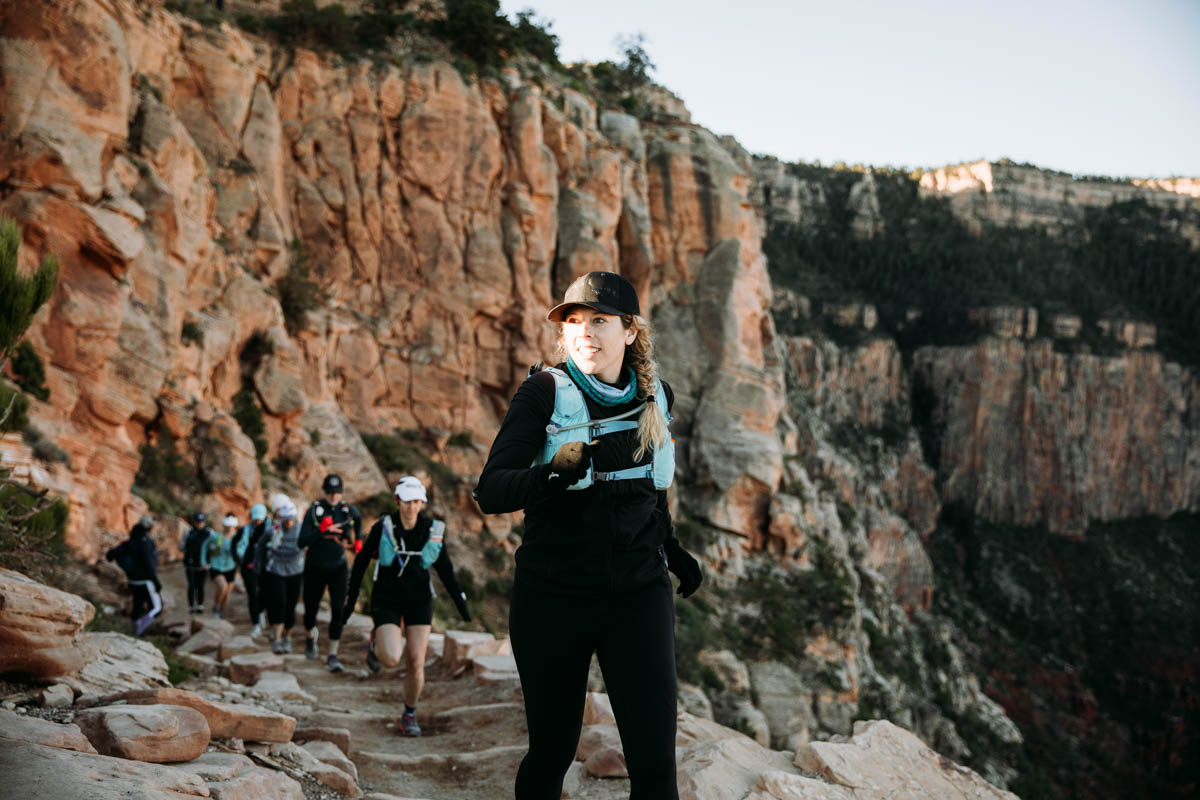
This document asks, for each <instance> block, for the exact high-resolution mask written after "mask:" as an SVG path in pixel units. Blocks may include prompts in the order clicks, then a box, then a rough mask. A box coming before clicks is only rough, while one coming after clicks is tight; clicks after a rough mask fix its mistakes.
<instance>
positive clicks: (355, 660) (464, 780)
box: [161, 565, 629, 800]
mask: <svg viewBox="0 0 1200 800" xmlns="http://www.w3.org/2000/svg"><path fill="white" fill-rule="evenodd" d="M161 576H162V580H163V583H164V586H165V594H166V596H167V608H166V610H165V614H164V616H165V620H164V622H165V623H166V624H170V623H173V622H178V621H182V620H184V619H186V618H187V616H188V615H187V605H186V600H185V597H186V595H185V581H184V576H183V569H182V567H180V566H178V565H171V566H169V567H166V568H164V569H163V570H162V571H161ZM212 594H213V592H212V584H211V583H209V585H208V587H207V591H206V598H205V599H206V600H207V601H208V603H206V607H207V608H211V600H212ZM302 610H303V606H302V605H301V606H299V607H298V608H297V627H296V628H294V629H293V630H292V636H293V641H292V647H293V653H292V654H291V655H286V656H284V657H283V658H284V668H285V669H286V670H287V671H289V672H291V673H292V674H293V675H295V676H296V679H297V681H298V682H299V683H300V686H301V687H302V688H303V689H304V690H305V691H306V692H309V693H310V694H312V695H314V696H315V697H316V698H317V701H318V702H317V704H316V707H315V711H314V713H313V714H311V715H309V716H307V717H305V718H303V719H301V720H300V724H301V726H329V727H339V728H347V729H349V731H350V742H351V752H350V754H349V755H350V758H351V760H353V761H354V763H355V765H356V766H357V767H358V772H359V785H360V787H361V788H362V790H363V792H364V793H366V794H368V795H369V794H371V793H372V792H380V793H384V794H389V795H394V796H396V797H398V798H406V799H407V798H421V800H499V798H508V797H512V793H513V788H512V787H513V779H514V778H515V776H516V773H517V766H518V765H519V764H520V761H521V758H522V757H523V756H524V755H525V750H526V734H527V731H526V728H525V712H524V709H523V706H522V702H521V689H520V685H519V683H518V682H517V681H516V680H515V679H504V680H498V681H495V682H484V681H481V680H480V679H478V678H476V677H474V676H473V675H472V674H471V671H470V670H469V669H468V670H466V671H465V672H463V673H462V674H460V675H458V676H457V677H455V676H453V675H450V674H449V672H448V670H447V669H446V667H445V666H444V665H443V664H442V660H441V658H440V656H439V655H437V654H435V653H433V652H432V651H433V650H434V648H433V647H431V648H430V650H431V652H430V655H429V658H428V659H427V661H426V668H425V681H426V682H425V690H424V692H423V693H422V695H421V701H420V704H419V706H418V710H417V714H418V719H419V721H420V724H421V730H422V734H423V735H422V736H420V737H405V736H402V735H401V734H400V732H399V731H400V728H399V720H400V713H401V711H403V709H404V669H403V668H402V667H399V668H394V669H385V670H383V671H382V672H380V673H378V674H374V673H371V672H370V671H369V670H368V669H367V667H366V660H365V659H366V639H365V636H364V633H363V631H365V630H369V621H367V622H366V624H365V625H356V626H351V627H348V629H347V631H346V632H345V633H344V634H343V636H342V644H341V651H340V656H341V660H342V663H343V664H344V665H345V666H346V671H345V672H342V673H340V674H334V673H331V672H329V671H328V670H327V669H326V667H325V660H324V659H325V654H326V652H327V649H326V645H327V644H328V637H327V628H326V626H325V624H324V623H319V624H318V628H319V637H320V651H321V657H320V658H319V659H317V660H315V661H309V660H307V659H306V658H305V657H304V638H303V637H304V631H303V630H302V629H301V627H300V620H299V617H300V615H301V614H302ZM322 616H323V617H326V618H327V617H328V614H327V613H326V614H324V615H322ZM225 618H226V619H227V620H228V621H230V622H232V623H233V624H234V634H235V635H240V634H247V635H248V634H249V632H250V628H251V624H250V618H249V612H248V610H247V607H246V595H245V594H244V593H242V592H237V591H235V592H234V594H233V596H232V598H231V599H230V606H229V608H228V609H227V610H226V614H225ZM438 632H439V631H437V630H436V629H435V633H438ZM256 641H257V642H259V643H260V644H261V645H262V650H263V651H264V652H269V648H268V645H267V642H266V639H265V638H260V639H257V640H256ZM628 795H629V781H628V780H623V779H604V780H597V779H592V778H587V777H584V778H583V780H582V781H581V782H580V784H579V786H578V789H577V790H576V791H575V792H573V793H572V794H571V797H572V798H584V799H585V800H619V798H625V797H628Z"/></svg>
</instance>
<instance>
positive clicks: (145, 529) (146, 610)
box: [104, 516, 163, 636]
mask: <svg viewBox="0 0 1200 800" xmlns="http://www.w3.org/2000/svg"><path fill="white" fill-rule="evenodd" d="M153 528H154V518H153V517H151V516H143V517H142V518H141V519H139V520H138V521H137V524H135V525H134V526H133V528H132V529H131V530H130V531H129V538H128V539H126V540H125V541H123V542H121V543H120V544H119V545H117V546H116V547H112V548H109V550H108V552H106V553H105V554H104V558H105V559H106V560H108V561H115V562H116V563H117V566H119V567H120V568H121V569H122V571H124V573H125V577H126V578H127V579H128V581H129V591H130V593H131V594H132V595H133V604H132V606H131V608H130V611H129V616H130V618H131V619H132V620H133V632H134V634H135V635H137V636H141V635H142V634H143V633H145V632H146V629H147V628H149V627H150V623H152V622H153V621H154V618H155V617H157V616H158V615H159V613H161V612H162V607H163V604H162V582H161V581H160V580H159V579H158V548H157V547H155V546H154V540H153V539H151V538H150V531H151V529H153Z"/></svg>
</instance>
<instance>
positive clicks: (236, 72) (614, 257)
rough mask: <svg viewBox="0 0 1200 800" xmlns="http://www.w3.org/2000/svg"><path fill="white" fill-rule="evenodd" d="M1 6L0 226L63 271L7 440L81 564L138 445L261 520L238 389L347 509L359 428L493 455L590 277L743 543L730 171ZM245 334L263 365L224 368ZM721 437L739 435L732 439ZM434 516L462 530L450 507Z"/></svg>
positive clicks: (701, 160) (436, 78)
mask: <svg viewBox="0 0 1200 800" xmlns="http://www.w3.org/2000/svg"><path fill="white" fill-rule="evenodd" d="M5 8H6V11H5V18H4V30H5V31H6V39H5V42H4V48H3V58H4V61H3V65H2V74H3V77H4V79H3V93H2V99H0V103H2V105H0V110H2V117H3V120H4V123H3V131H2V135H0V163H3V165H4V166H3V174H2V175H0V180H2V181H3V201H2V204H0V210H2V211H3V212H4V213H6V214H9V215H11V216H13V217H14V218H16V219H17V220H18V222H20V223H21V224H22V225H23V226H24V230H25V247H24V249H23V251H22V258H23V260H27V261H32V260H34V259H36V258H37V257H39V256H40V255H41V254H42V253H44V252H54V253H56V254H58V256H59V257H60V259H61V261H62V264H63V268H62V276H61V279H60V286H59V289H58V291H57V292H56V294H55V296H54V297H53V298H52V300H51V301H50V302H49V303H48V304H47V306H46V307H45V308H44V309H43V310H42V311H41V313H40V314H39V316H38V318H37V319H36V321H35V324H34V326H33V327H32V328H31V330H30V332H29V335H28V338H29V339H30V341H31V342H32V343H33V344H34V346H35V348H36V349H37V351H38V353H39V354H40V355H41V356H42V357H43V359H44V360H45V362H46V365H47V373H48V377H47V382H48V385H49V386H50V389H51V401H50V403H49V404H45V405H41V404H39V405H36V407H35V408H34V409H33V411H32V418H33V420H34V422H35V424H36V425H37V426H38V427H39V428H40V429H41V430H42V431H43V432H44V433H45V434H47V435H48V436H49V437H50V438H51V439H53V440H54V441H55V442H57V443H58V444H59V445H60V446H61V447H63V448H64V449H65V450H66V451H67V453H68V454H69V455H70V459H71V465H72V469H70V470H67V469H66V468H65V467H56V468H52V469H50V470H48V471H49V472H50V474H49V475H42V476H41V477H42V478H44V481H43V482H44V483H48V484H52V485H54V486H55V487H56V488H59V489H61V490H63V491H64V492H65V493H67V494H69V496H70V498H71V508H72V516H71V530H70V534H69V542H70V544H71V545H72V547H73V548H74V549H75V550H76V551H78V552H80V553H82V554H84V555H86V556H89V557H95V556H96V555H97V554H98V552H99V550H100V547H101V546H102V545H105V544H108V543H109V542H108V541H106V539H107V538H111V537H109V536H106V535H105V534H103V533H97V531H103V530H123V529H125V528H126V527H127V525H128V524H130V523H131V522H132V520H133V518H134V517H136V515H138V514H139V513H141V512H142V511H143V510H144V506H143V505H142V503H141V501H140V500H138V499H136V498H132V499H128V500H127V499H126V498H128V497H129V494H128V491H129V488H130V486H131V484H132V482H133V476H134V474H135V473H136V471H137V469H138V464H139V460H140V459H139V454H138V448H139V447H140V446H141V445H142V444H144V443H145V442H146V441H147V439H148V437H150V436H152V435H158V434H161V432H163V431H165V432H168V433H170V434H171V435H172V436H173V437H174V438H175V439H176V440H178V441H179V442H180V449H183V450H189V451H192V452H195V453H196V454H197V455H196V460H197V463H198V465H199V467H200V468H201V470H202V472H203V476H204V479H205V480H206V481H207V482H208V484H209V485H211V487H212V492H211V495H210V497H211V499H212V501H213V503H214V505H215V504H217V503H219V504H220V506H222V507H226V508H232V509H234V510H244V509H245V508H246V507H247V506H248V504H249V503H251V502H254V501H256V500H258V499H260V497H261V488H260V486H261V482H262V476H261V475H260V469H259V464H258V460H259V458H262V457H263V456H262V455H261V454H259V453H256V451H255V446H254V442H252V441H251V439H250V438H249V437H248V436H246V435H245V434H244V433H243V432H242V430H241V429H240V427H239V425H238V424H237V423H236V422H235V421H234V420H233V418H232V417H231V416H230V413H229V412H230V409H231V403H232V399H233V397H234V395H235V394H237V393H238V392H239V391H241V390H243V389H249V390H251V391H252V392H253V393H254V397H255V400H256V402H257V403H258V404H259V405H260V406H261V407H262V409H263V410H264V412H265V415H266V432H265V437H264V438H265V440H266V444H267V454H268V457H275V458H282V459H285V460H286V463H287V465H288V466H287V475H286V476H285V477H287V478H288V479H290V480H292V481H294V482H296V483H297V484H298V485H299V486H300V487H301V488H302V490H303V492H304V493H305V494H307V495H310V496H311V495H315V494H316V493H317V491H318V489H319V484H320V480H321V477H322V475H323V474H324V473H325V472H326V471H333V470H336V471H340V472H342V473H343V476H344V477H345V478H346V482H347V485H348V487H349V491H350V494H351V496H354V497H358V496H365V495H370V494H375V493H378V492H380V491H384V490H385V488H386V484H385V480H384V477H383V476H382V475H381V474H380V473H379V471H378V470H377V469H376V468H375V467H374V465H373V462H372V460H371V459H370V457H369V456H368V454H367V453H366V451H365V449H364V448H363V447H362V444H361V442H360V441H359V440H358V437H357V435H356V433H357V432H358V431H376V432H390V431H393V430H395V429H423V430H427V431H430V430H433V431H438V430H440V431H448V432H462V433H467V434H470V435H471V437H472V438H473V439H474V441H475V442H479V443H486V442H487V441H490V439H491V437H492V436H493V435H494V432H495V430H496V428H497V426H498V423H499V419H500V416H501V415H502V413H503V411H504V409H505V407H506V405H507V401H508V399H509V397H510V396H511V394H512V392H513V390H514V388H515V386H516V385H517V383H518V382H519V380H520V379H521V378H522V377H523V375H524V372H525V369H526V368H527V367H528V365H529V364H531V363H533V362H535V361H538V360H542V359H546V358H549V357H550V356H551V354H552V352H553V349H554V342H553V337H554V333H553V330H552V328H551V327H550V326H549V325H548V324H547V323H545V322H544V321H543V315H544V313H545V309H546V308H547V307H548V306H549V305H551V303H552V298H553V297H555V296H557V295H558V294H559V293H561V291H562V289H563V288H564V287H565V286H566V285H567V284H568V283H569V282H570V280H571V279H572V278H573V277H574V276H576V275H578V274H580V273H582V272H585V271H588V270H592V269H612V270H619V271H620V272H622V273H623V274H625V275H626V276H627V277H628V278H629V279H630V280H632V281H633V282H634V283H635V285H637V286H638V288H639V290H640V291H641V293H642V294H643V296H644V297H646V298H647V299H648V300H650V301H651V302H648V303H647V306H648V307H649V306H651V305H652V306H653V309H654V311H653V314H652V316H653V318H654V320H655V321H656V322H657V323H658V324H659V325H660V327H661V329H662V331H663V333H662V335H660V337H659V342H660V348H661V353H662V355H663V361H664V363H665V364H670V366H669V367H665V368H664V377H665V378H666V379H667V380H669V381H672V382H673V383H674V384H676V386H677V390H678V392H679V396H680V401H679V404H678V408H677V412H676V416H677V417H678V418H679V422H678V423H677V425H678V427H679V429H680V430H682V431H685V432H686V433H685V434H684V437H683V438H684V441H682V442H681V445H682V448H681V452H682V455H683V458H681V459H680V460H681V463H682V464H684V465H686V468H687V469H688V470H690V473H689V474H695V475H696V480H695V481H694V483H695V485H696V486H697V487H698V488H697V490H696V491H695V492H694V493H693V494H692V495H690V496H689V497H688V498H687V499H688V502H689V504H692V505H694V506H695V508H696V512H697V513H698V514H699V515H700V516H702V517H704V518H709V519H711V520H712V521H713V522H714V523H715V524H717V525H720V526H722V527H726V528H728V529H730V530H736V531H738V532H741V533H745V532H746V530H745V529H746V528H748V527H753V526H757V525H760V524H761V522H762V520H763V519H764V515H765V506H766V500H765V498H766V496H767V495H768V494H769V492H770V491H771V490H772V489H774V487H775V486H776V484H777V482H778V479H779V473H780V456H779V452H778V450H779V449H778V446H777V445H776V444H775V443H774V442H775V439H774V436H773V431H774V426H775V421H776V418H777V416H778V413H779V408H780V407H781V404H782V391H781V373H780V371H779V368H778V365H777V364H776V363H773V362H772V357H771V355H770V354H771V352H772V350H771V348H770V346H769V345H770V342H771V338H772V335H773V333H772V326H771V322H770V318H769V316H768V314H767V301H768V298H769V290H768V288H767V287H768V281H767V277H766V271H765V264H764V262H763V259H762V257H761V252H760V250H759V238H760V237H759V231H758V229H757V226H756V220H755V216H754V213H753V211H752V209H751V208H750V206H749V204H748V197H747V192H748V189H749V185H750V183H749V177H748V173H749V168H748V163H749V162H748V159H747V158H746V156H745V154H744V153H741V152H740V151H738V150H737V149H736V147H734V149H733V150H732V152H731V150H730V149H728V148H727V147H726V146H725V145H724V144H722V143H721V142H719V141H718V140H717V139H716V138H715V137H713V136H712V135H711V134H709V133H707V132H706V131H703V130H700V129H697V128H694V127H692V126H690V125H687V124H684V122H680V123H679V124H676V125H664V126H662V127H653V128H648V129H643V128H642V127H641V126H640V125H639V123H638V122H637V120H635V119H634V118H632V117H629V116H627V115H624V114H621V113H617V112H612V111H604V112H602V113H598V112H597V108H596V106H595V104H594V103H593V102H592V101H591V100H590V99H588V98H585V97H583V96H582V95H579V94H577V93H575V92H573V91H571V90H570V89H565V88H562V89H559V88H554V87H549V88H547V89H545V90H543V89H541V88H539V87H538V86H537V85H535V84H532V83H528V82H525V81H523V80H522V79H521V77H520V76H519V75H518V74H517V72H516V71H515V70H510V71H508V72H506V73H505V75H504V78H503V80H502V81H496V80H482V81H470V82H468V81H465V80H464V79H463V77H462V76H461V75H459V73H458V72H457V71H456V70H455V69H454V68H452V67H451V66H449V65H448V64H446V63H441V62H437V61H434V62H422V63H416V62H402V63H400V64H398V65H390V66H386V67H374V66H371V65H368V64H366V63H360V64H351V65H336V66H335V65H333V64H331V63H329V62H328V61H325V60H323V59H322V58H320V57H319V56H317V55H316V54H314V53H311V52H305V51H297V52H295V53H282V52H274V51H272V50H271V49H270V48H268V47H267V46H266V45H264V44H263V43H262V42H261V41H259V40H256V39H253V38H252V37H248V36H246V35H244V34H242V33H241V32H239V31H237V30H235V29H232V28H229V27H227V26H220V27H217V28H211V29H201V28H200V26H199V25H198V24H196V23H194V22H192V21H191V20H188V19H186V18H180V17H176V16H174V15H172V14H169V13H167V12H165V11H163V10H162V9H161V8H155V7H150V8H147V9H144V10H140V8H139V7H138V6H136V5H135V4H134V3H132V2H129V1H128V0H115V2H95V3H85V4H83V5H78V4H74V5H72V4H65V3H60V2H55V0H46V2H41V3H39V4H38V12H37V13H36V14H34V13H26V11H21V12H18V11H17V10H16V9H15V7H14V6H12V5H9V6H6V7H5ZM68 30H69V31H72V34H71V35H70V36H66V35H64V34H63V31H68ZM81 50H82V51H87V52H88V53H95V54H96V55H95V57H94V58H90V60H88V61H87V65H88V66H87V68H86V69H83V68H82V67H80V66H79V64H80V63H81V62H80V60H79V59H78V58H76V57H75V54H76V53H78V52H80V51H81ZM731 147H732V145H731ZM301 259H303V260H305V261H306V262H307V264H309V265H310V267H311V269H312V274H313V277H314V278H315V279H316V280H317V282H318V283H319V284H320V286H321V289H322V290H323V292H324V293H325V301H324V302H323V303H322V304H320V305H319V306H318V307H317V308H315V309H311V310H309V311H307V312H306V314H305V315H304V316H303V317H302V318H294V319H291V320H285V318H284V314H283V309H282V308H281V305H280V302H279V300H278V299H277V297H276V296H275V295H276V291H275V288H274V283H275V281H276V280H277V279H279V278H280V277H281V276H283V275H285V274H286V273H287V272H288V269H289V265H290V264H291V263H293V262H295V261H297V260H301ZM731 297H732V302H731ZM647 311H649V308H648V309H647ZM285 323H287V324H285ZM289 325H290V329H289ZM697 329H699V330H701V331H704V338H703V340H702V341H699V342H697V341H696V337H695V335H694V331H695V330H697ZM181 332H183V333H186V334H187V336H186V337H181ZM256 334H257V335H259V336H261V337H265V338H266V339H268V340H269V341H270V342H271V343H272V347H271V348H270V349H271V352H270V353H269V354H267V355H265V356H263V357H262V358H260V359H259V360H258V361H257V362H256V363H250V364H247V363H244V362H243V360H242V359H240V358H239V356H240V355H241V353H242V352H243V349H244V348H245V346H246V344H247V342H249V341H250V340H251V338H252V337H254V336H255V335H256ZM673 356H681V357H686V359H685V360H683V361H678V362H671V361H668V360H667V359H668V358H670V357H673ZM676 364H678V366H676ZM684 364H686V365H687V366H686V368H685V367H684ZM685 369H686V370H688V371H685ZM742 414H746V415H747V417H748V420H749V421H748V423H747V425H748V427H749V429H750V430H751V432H752V433H751V436H752V437H757V439H756V440H755V441H754V442H749V440H747V441H746V442H745V443H742V444H737V443H735V442H734V441H733V439H732V438H731V436H730V432H731V428H732V427H734V423H737V422H738V421H739V417H740V416H741V415H742ZM693 418H694V419H695V420H697V421H698V424H695V425H693V424H692V421H693ZM314 431H315V432H316V433H315V434H314V433H313V432H314ZM443 437H444V434H443ZM318 441H319V444H317V442H318ZM443 441H444V438H443ZM6 446H7V447H9V449H12V450H13V451H14V457H18V456H19V455H20V450H21V447H20V445H17V444H15V441H14V442H9V443H7V445H6ZM761 452H765V453H766V457H760V453H761ZM478 461H479V454H478V453H476V455H475V456H474V463H467V464H463V465H461V466H462V470H461V471H462V472H464V473H470V472H472V471H477V469H478V466H479V463H478ZM456 503H457V501H456V500H455V499H451V505H452V506H454V505H456ZM448 510H449V511H455V510H457V511H461V512H462V514H463V515H465V516H466V517H471V518H472V519H470V520H469V521H467V520H464V522H465V523H466V524H467V526H468V527H469V528H471V529H472V530H479V529H480V528H482V527H483V526H484V525H485V523H484V521H483V520H482V518H481V517H479V516H478V514H477V512H475V511H474V510H473V509H472V508H471V506H470V503H469V501H465V500H464V501H463V502H462V504H461V506H460V507H457V508H451V509H448ZM497 524H499V525H500V526H501V527H505V526H506V523H503V522H501V523H497Z"/></svg>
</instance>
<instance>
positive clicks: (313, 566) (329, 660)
mask: <svg viewBox="0 0 1200 800" xmlns="http://www.w3.org/2000/svg"><path fill="white" fill-rule="evenodd" d="M321 489H322V491H324V492H325V497H324V498H323V499H321V500H317V501H316V502H315V503H313V504H312V505H311V506H309V507H308V511H306V512H305V513H304V522H303V524H302V526H301V528H300V546H301V547H304V548H307V550H306V552H305V555H304V629H305V630H306V631H307V636H306V638H305V641H304V655H305V657H307V658H309V659H315V658H317V656H318V655H319V653H318V651H317V610H318V609H319V608H320V605H321V598H322V597H323V596H324V595H325V590H326V589H328V590H329V655H328V656H327V657H326V659H325V666H327V667H328V668H329V671H330V672H341V671H342V670H343V669H344V668H343V667H342V662H341V661H339V660H338V645H339V644H340V640H341V638H342V610H343V609H342V603H343V602H344V601H345V599H346V576H347V574H348V572H349V565H348V564H347V562H346V548H347V547H354V545H355V543H356V542H358V540H359V539H361V538H362V515H361V514H359V513H358V509H357V508H355V507H354V506H352V505H350V504H349V503H347V502H346V501H345V500H343V499H342V478H341V476H340V475H333V474H331V475H326V476H325V480H324V482H323V483H322V484H321Z"/></svg>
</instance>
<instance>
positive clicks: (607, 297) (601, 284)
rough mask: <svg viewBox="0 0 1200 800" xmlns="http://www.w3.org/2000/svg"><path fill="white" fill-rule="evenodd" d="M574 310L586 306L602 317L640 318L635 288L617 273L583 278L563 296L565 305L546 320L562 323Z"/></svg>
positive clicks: (597, 273) (553, 311)
mask: <svg viewBox="0 0 1200 800" xmlns="http://www.w3.org/2000/svg"><path fill="white" fill-rule="evenodd" d="M571 306H587V307H588V308H594V309H596V310H597V311H599V312H601V313H602V314H616V315H618V316H620V315H622V314H634V315H637V314H641V313H642V312H641V306H640V305H638V296H637V290H636V289H634V288H633V284H632V283H630V282H629V281H627V280H625V279H624V278H622V277H621V276H620V275H618V274H617V273H615V272H589V273H588V274H586V275H580V276H579V277H578V278H576V279H575V280H574V281H573V282H572V283H571V285H570V286H568V287H567V293H566V294H565V295H564V296H563V301H562V302H561V303H559V304H558V305H556V306H555V307H554V308H552V309H550V313H549V314H547V315H546V319H548V320H550V321H551V322H562V320H563V313H564V312H565V311H566V310H567V309H568V308H570V307H571Z"/></svg>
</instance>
